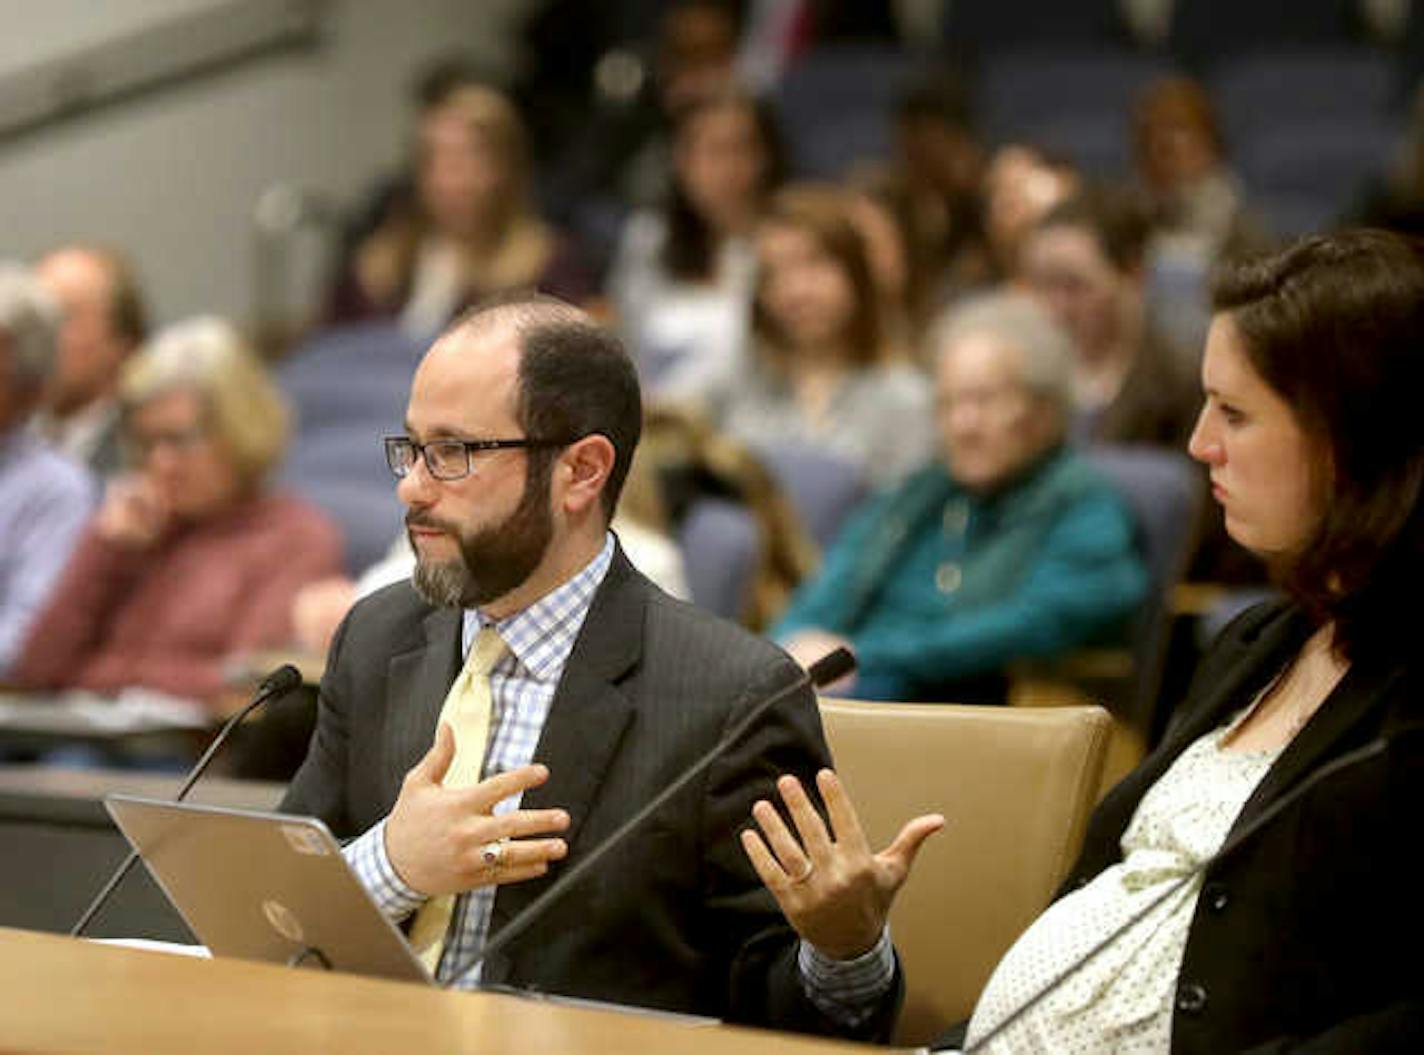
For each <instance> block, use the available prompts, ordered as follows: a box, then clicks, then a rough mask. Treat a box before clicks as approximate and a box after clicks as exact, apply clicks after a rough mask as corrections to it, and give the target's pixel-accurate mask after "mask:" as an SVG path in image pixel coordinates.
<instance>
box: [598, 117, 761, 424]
mask: <svg viewBox="0 0 1424 1055" xmlns="http://www.w3.org/2000/svg"><path fill="white" fill-rule="evenodd" d="M781 172H782V162H781V146H780V140H779V137H778V135H777V132H776V128H775V125H774V123H773V121H772V118H771V115H770V111H768V110H767V109H766V108H765V107H764V106H762V105H761V104H759V103H758V102H756V100H754V99H753V98H751V97H750V96H748V95H744V94H741V93H737V92H726V93H721V94H716V95H710V96H707V97H704V98H701V99H699V100H697V101H695V102H692V103H689V104H688V105H687V106H685V107H684V108H683V109H682V110H681V111H679V113H678V115H677V118H676V123H675V126H674V129H673V182H672V192H671V197H670V200H669V201H668V203H667V206H666V207H665V208H664V209H662V210H660V211H657V212H641V213H637V214H635V215H634V216H633V217H632V218H631V219H630V220H629V221H628V224H627V227H626V228H625V229H624V232H623V238H622V241H621V243H620V245H619V249H618V255H617V257H616V259H615V260H614V264H613V271H612V274H611V275H610V277H609V293H610V294H611V296H612V299H613V303H614V306H615V308H616V309H617V312H618V320H619V326H620V328H621V329H622V331H623V334H624V336H625V338H626V339H627V340H628V343H629V345H630V348H631V350H632V352H633V356H634V359H635V360H636V362H637V364H638V371H639V374H640V375H641V377H642V381H643V387H644V391H645V392H646V393H647V394H648V396H649V397H650V398H652V399H653V400H655V401H656V400H662V401H667V400H675V401H682V402H694V403H696V402H700V401H701V400H702V399H703V398H705V397H706V395H707V393H708V392H709V391H711V390H712V389H715V388H717V387H718V386H720V385H721V384H723V383H725V381H726V380H727V378H728V377H730V376H731V375H732V374H733V373H735V372H736V370H737V368H738V363H739V360H740V356H741V354H742V348H743V345H744V343H745V341H746V333H747V326H748V319H749V315H750V310H751V301H752V292H753V288H754V285H755V281H756V252H755V250H754V248H753V246H752V235H753V233H754V231H755V228H756V225H757V222H758V221H759V220H760V218H761V215H762V211H763V210H764V208H765V207H766V202H767V199H768V197H769V195H770V193H771V191H772V190H773V189H774V188H775V186H776V184H777V183H778V182H779V181H780V179H781Z"/></svg>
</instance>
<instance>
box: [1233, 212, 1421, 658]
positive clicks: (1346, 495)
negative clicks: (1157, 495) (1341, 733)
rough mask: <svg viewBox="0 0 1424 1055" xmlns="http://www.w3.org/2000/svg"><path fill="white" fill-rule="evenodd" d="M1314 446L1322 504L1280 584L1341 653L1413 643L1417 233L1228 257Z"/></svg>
mask: <svg viewBox="0 0 1424 1055" xmlns="http://www.w3.org/2000/svg"><path fill="white" fill-rule="evenodd" d="M1212 303H1213V307H1214V308H1215V310H1216V311H1218V312H1226V313H1228V314H1229V315H1230V316H1231V318H1232V320H1233V321H1234V322H1235V324H1236V327H1237V330H1238V331H1239V332H1240V334H1241V336H1242V338H1243V342H1244V345H1245V350H1246V353H1247V355H1248V356H1249V358H1250V360H1251V362H1252V364H1253V366H1254V367H1255V369H1256V370H1257V372H1258V373H1259V374H1260V375H1261V377H1262V378H1264V379H1265V381H1266V383H1267V384H1269V385H1270V386H1271V388H1273V389H1274V390H1275V391H1276V392H1277V393H1279V394H1280V396H1281V397H1282V398H1283V399H1284V400H1285V401H1286V402H1287V403H1289V404H1290V406H1291V408H1292V410H1293V411H1294V413H1295V415H1296V418H1297V420H1298V422H1299V423H1300V426H1301V428H1302V429H1303V430H1304V431H1305V432H1306V434H1307V436H1309V437H1311V438H1312V439H1313V440H1314V441H1315V443H1316V445H1317V448H1318V449H1317V454H1316V459H1317V464H1316V465H1315V466H1314V468H1315V470H1316V472H1317V475H1318V477H1319V479H1320V480H1321V481H1322V492H1323V502H1322V504H1323V509H1322V513H1321V518H1320V522H1319V523H1318V524H1317V525H1316V528H1315V531H1314V534H1313V537H1312V538H1311V539H1310V540H1309V542H1308V543H1307V545H1306V546H1305V548H1304V550H1303V551H1302V553H1301V554H1300V555H1299V556H1298V557H1297V558H1296V559H1295V560H1294V561H1293V562H1292V563H1291V565H1290V566H1289V567H1288V568H1285V569H1282V571H1281V573H1280V576H1281V580H1282V584H1283V585H1284V586H1285V587H1286V588H1287V589H1288V590H1289V591H1290V592H1291V593H1292V594H1293V595H1294V596H1295V597H1296V598H1297V599H1298V600H1299V601H1300V602H1301V604H1302V605H1303V606H1304V607H1305V608H1306V610H1307V611H1308V612H1309V613H1310V614H1311V615H1312V616H1313V617H1314V618H1315V619H1316V620H1317V621H1318V622H1321V623H1324V622H1327V621H1333V622H1334V624H1335V643H1336V648H1337V650H1338V651H1339V652H1340V654H1341V655H1342V656H1343V657H1344V658H1346V659H1349V660H1352V661H1354V660H1357V659H1359V658H1361V657H1362V656H1363V655H1365V654H1369V653H1376V654H1385V655H1389V654H1394V655H1397V654H1399V650H1400V649H1403V648H1418V647H1419V646H1418V643H1417V637H1418V630H1417V621H1416V620H1415V619H1414V618H1413V617H1412V615H1411V613H1412V612H1413V611H1414V609H1415V606H1417V605H1418V604H1419V603H1420V600H1421V597H1424V593H1421V588H1424V407H1421V405H1420V399H1421V397H1424V243H1420V242H1417V241H1414V240H1411V239H1406V238H1404V237H1402V236H1400V235H1396V234H1392V233H1390V232H1386V231H1376V230H1347V231H1340V232H1337V233H1334V234H1327V235H1315V236H1311V237H1308V238H1305V239H1303V240H1301V241H1299V242H1297V243H1295V244H1294V245H1292V246H1291V247H1290V248H1288V249H1285V250H1284V251H1282V252H1279V253H1276V254H1274V255H1271V256H1267V257H1263V258H1260V259H1256V260H1251V261H1244V262H1237V263H1228V264H1226V265H1225V266H1223V268H1222V269H1220V270H1219V271H1218V273H1217V274H1216V276H1215V277H1214V281H1213V284H1212Z"/></svg>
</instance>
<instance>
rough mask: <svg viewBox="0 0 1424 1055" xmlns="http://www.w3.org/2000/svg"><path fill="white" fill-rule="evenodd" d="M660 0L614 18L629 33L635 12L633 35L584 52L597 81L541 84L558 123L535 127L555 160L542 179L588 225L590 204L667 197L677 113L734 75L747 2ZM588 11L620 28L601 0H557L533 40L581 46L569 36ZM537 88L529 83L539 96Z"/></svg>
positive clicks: (565, 213) (555, 48) (560, 211)
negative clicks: (553, 87) (640, 13)
mask: <svg viewBox="0 0 1424 1055" xmlns="http://www.w3.org/2000/svg"><path fill="white" fill-rule="evenodd" d="M658 6H659V7H661V8H662V10H661V12H660V13H659V15H658V16H657V17H656V18H654V19H648V18H647V17H646V15H645V16H644V17H643V18H636V17H625V18H623V19H619V20H616V21H618V22H621V23H623V25H622V26H620V27H618V28H619V29H622V30H623V31H624V32H625V33H626V32H627V31H628V30H630V29H631V28H632V27H631V26H629V25H628V23H630V22H636V23H637V30H636V33H635V35H634V37H633V39H620V40H612V41H608V42H607V43H608V44H610V45H612V46H610V47H608V48H607V50H606V51H605V52H604V53H603V55H602V57H601V58H597V57H595V56H588V57H587V58H586V59H585V61H584V63H583V67H582V70H581V71H578V72H585V73H586V72H587V71H590V70H591V71H592V77H591V81H592V84H591V85H588V84H585V85H582V86H581V89H582V91H581V94H580V95H578V96H574V95H572V94H571V93H569V92H567V91H560V92H556V93H555V94H556V96H557V98H555V99H553V100H549V99H548V98H547V91H540V92H538V93H537V94H539V95H542V96H544V98H543V99H541V100H540V102H539V104H538V110H537V112H538V113H539V114H540V117H541V118H544V117H548V118H549V120H548V121H547V124H548V125H549V126H550V127H537V126H536V128H535V129H534V131H535V133H536V134H537V135H538V136H539V137H540V138H541V140H542V141H543V145H544V147H545V156H546V158H547V160H548V164H547V166H546V168H547V171H546V172H545V173H542V174H541V175H543V176H545V177H546V178H545V179H543V180H542V181H541V183H542V186H543V189H544V199H545V200H546V201H547V202H548V204H549V207H550V209H551V210H553V213H554V215H555V216H557V217H558V218H559V219H560V220H563V221H565V222H568V223H570V224H573V225H575V226H576V227H577V228H578V229H579V230H581V231H582V230H584V228H585V227H586V226H587V224H588V221H589V219H590V213H591V212H593V213H605V214H606V213H608V212H611V211H614V210H618V209H621V208H623V207H626V206H628V205H631V206H633V207H634V208H650V207H653V206H655V205H656V204H657V203H659V202H661V201H663V200H665V199H666V197H667V195H668V193H669V191H670V189H671V188H670V187H669V181H670V178H671V173H670V168H671V154H672V152H673V147H672V145H671V141H670V140H671V138H672V137H671V126H672V124H673V119H674V117H675V115H676V114H677V113H679V112H680V111H681V110H682V109H683V107H685V106H687V105H688V104H690V103H692V102H694V101H696V100H697V99H700V98H702V97H704V96H706V95H712V94H716V93H718V92H721V91H724V90H726V89H728V88H730V87H731V85H732V84H733V81H734V79H735V77H736V60H737V50H738V47H739V43H740V41H741V37H742V10H741V9H742V6H743V5H742V4H740V3H738V2H737V0H671V2H668V3H661V4H659V5H658ZM586 21H588V22H593V23H596V24H597V23H602V24H603V27H604V29H605V31H608V30H610V29H612V28H613V27H610V26H609V22H610V21H611V20H609V19H607V18H606V17H605V16H604V12H603V11H602V10H601V9H599V8H598V7H597V5H589V4H587V3H585V2H583V0H553V2H551V3H549V4H548V5H547V6H546V7H545V9H544V13H543V16H542V17H540V18H537V19H535V21H534V25H533V26H532V28H533V31H534V32H533V37H534V39H531V40H530V41H529V45H530V50H531V51H533V52H535V53H537V54H539V55H541V56H543V55H550V54H553V55H558V54H559V53H560V52H562V51H566V50H568V49H569V48H571V47H579V46H581V45H580V44H578V43H576V42H574V41H570V40H569V37H570V35H571V32H577V31H578V29H579V28H582V27H581V26H580V23H581V22H586ZM649 23H651V32H650V31H649ZM571 26H573V27H574V28H573V29H572V30H571V28H570V27H571ZM613 32H615V33H617V32H618V30H617V29H613ZM644 36H646V38H649V39H643V37H644ZM582 46H584V47H586V46H587V44H586V43H585V44H583V45H582ZM544 65H550V64H549V63H545V64H544ZM567 75H568V74H567V73H565V76H567ZM590 87H591V88H592V91H591V92H590V91H589V88H590ZM532 88H533V86H532V85H531V86H527V87H526V89H525V91H526V93H527V94H528V96H529V98H530V101H531V103H532V102H533V101H534V95H535V93H534V92H533V91H532V90H531V89H532ZM590 95H592V98H590ZM528 112H529V113H531V114H533V113H535V112H536V111H535V110H534V109H530V110H529V111H528ZM539 124H540V125H544V124H546V122H545V121H542V120H541V121H540V122H539ZM556 129H559V130H562V133H563V134H562V135H559V134H557V133H556V132H555V131H554V130H556ZM596 221H597V222H601V221H602V217H601V216H599V217H596Z"/></svg>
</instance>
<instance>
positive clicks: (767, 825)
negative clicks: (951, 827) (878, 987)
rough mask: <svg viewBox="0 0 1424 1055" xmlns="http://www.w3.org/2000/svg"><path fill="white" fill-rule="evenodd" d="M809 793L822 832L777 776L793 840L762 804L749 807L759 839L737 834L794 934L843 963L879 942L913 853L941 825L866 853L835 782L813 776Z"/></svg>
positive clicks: (807, 805) (920, 824) (927, 820)
mask: <svg viewBox="0 0 1424 1055" xmlns="http://www.w3.org/2000/svg"><path fill="white" fill-rule="evenodd" d="M816 786H817V787H818V788H819V789H820V792H821V798H822V800H823V801H824V802H825V804H826V812H827V813H828V814H829V815H830V819H831V829H830V831H827V829H826V825H825V822H824V821H822V820H821V815H820V814H819V813H817V812H816V810H815V807H813V806H812V805H811V800H810V798H809V797H808V796H807V795H806V792H805V790H804V789H803V788H802V787H801V782H800V781H798V780H797V779H796V778H795V777H792V776H783V777H782V778H781V779H780V780H778V781H777V782H776V787H777V790H778V791H779V792H780V793H781V799H782V801H783V802H784V803H785V804H786V809H787V811H788V812H789V813H790V814H791V821H792V823H793V824H794V825H795V826H796V832H797V835H799V836H800V838H799V839H798V838H797V835H793V834H792V833H791V832H790V830H789V829H788V828H787V827H786V824H785V823H784V822H783V821H782V819H781V816H780V814H778V813H777V812H776V809H775V808H774V807H773V806H772V805H771V803H769V802H767V801H766V800H765V799H763V800H761V801H760V802H758V803H757V804H756V805H755V806H753V807H752V816H753V817H754V818H755V819H756V822H757V826H758V827H759V828H760V829H761V834H758V833H757V832H756V831H755V830H753V829H751V828H748V829H746V830H744V831H743V832H742V848H743V849H744V850H745V851H746V854H747V857H748V858H750V860H751V863H752V867H753V868H755V869H756V872H757V875H758V876H760V877H761V881H762V882H763V883H765V884H766V886H767V889H768V890H770V891H771V893H772V895H773V896H774V897H775V898H776V901H777V904H779V905H780V906H781V911H782V912H784V913H785V914H786V918H787V920H789V921H790V923H791V925H792V926H793V927H795V928H796V932H797V933H798V934H800V935H801V937H803V938H804V939H806V940H807V941H808V942H810V943H811V944H812V945H814V946H815V947H816V948H818V949H820V950H821V952H823V953H825V954H826V955H827V956H830V957H832V958H833V959H837V960H849V959H852V958H854V957H856V956H859V955H861V954H862V953H865V952H868V951H869V950H870V949H871V948H872V947H873V946H874V945H875V943H876V941H878V940H879V938H880V932H881V931H882V930H884V928H885V920H886V918H887V917H888V916H889V913H890V904H891V902H892V901H894V900H895V894H896V892H897V891H898V890H899V889H900V887H901V886H902V885H903V884H904V882H905V879H906V878H907V877H908V876H909V874H910V865H911V864H913V863H914V860H915V854H916V853H918V852H919V849H920V845H921V844H922V843H923V842H924V841H925V840H926V839H927V838H929V837H930V836H931V835H933V834H934V833H935V832H937V831H939V830H940V829H941V828H943V827H944V818H943V817H941V816H940V815H939V814H937V813H933V814H927V815H925V816H923V817H916V818H915V819H914V820H912V821H910V822H909V823H908V824H906V825H905V826H904V827H903V828H901V829H900V834H899V835H897V836H896V837H895V841H894V842H892V843H891V844H890V845H889V846H887V847H886V848H885V849H884V850H882V851H880V853H878V854H872V853H871V851H870V845H869V843H868V842H867V841H866V838H865V832H864V830H863V829H862V828H861V826H860V818H859V817H858V816H857V815H856V812H855V806H854V804H853V803H852V802H851V801H850V798H849V796H847V795H846V793H845V789H844V788H843V787H841V783H840V781H839V780H838V779H836V775H835V774H834V773H832V772H831V771H830V770H829V769H823V770H821V772H820V773H818V774H817V775H816Z"/></svg>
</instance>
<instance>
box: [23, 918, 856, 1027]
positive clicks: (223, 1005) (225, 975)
mask: <svg viewBox="0 0 1424 1055" xmlns="http://www.w3.org/2000/svg"><path fill="white" fill-rule="evenodd" d="M0 992H3V993H4V994H5V1000H4V1002H5V1013H4V1014H3V1016H0V1049H3V1050H4V1051H5V1052H6V1053H7V1055H9V1053H15V1055H21V1053H23V1055H31V1053H41V1052H75V1051H86V1052H88V1051H103V1052H106V1053H114V1055H128V1053H133V1055H166V1053H169V1052H182V1053H184V1055H186V1053H188V1052H194V1051H201V1052H204V1053H215V1055H223V1053H227V1052H232V1053H241V1055H250V1053H253V1052H261V1053H263V1055H285V1053H289V1052H290V1053H300V1055H313V1053H316V1052H343V1053H345V1055H367V1053H370V1055H395V1053H406V1052H408V1053H410V1055H439V1053H443V1052H471V1053H475V1052H478V1053H479V1055H503V1053H509V1055H536V1053H537V1055H629V1053H644V1055H682V1053H687V1055H836V1053H840V1055H853V1053H855V1052H868V1051H883V1050H884V1049H877V1048H870V1047H867V1046H864V1045H859V1044H847V1043H839V1042H833V1041H822V1040H818V1039H816V1038H809V1037H800V1036H795V1035H791V1034H784V1033H771V1032H764V1031H760V1030H748V1029H738V1028H733V1027H730V1026H705V1025H688V1024H686V1023H682V1022H676V1021H669V1020H665V1019H660V1018H651V1017H647V1016H642V1015H635V1014H624V1013H619V1012H614V1011H594V1010H588V1009H584V1008H573V1007H564V1006H558V1005H555V1004H550V1003H545V1002H540V1001H536V1000H528V999H522V998H519V997H514V996H500V995H495V994H490V993H463V992H449V991H445V990H440V989H435V988H433V987H425V986H418V985H408V984H403V983H399V982H386V981H377V980H374V979H369V978H358V977H356V976H354V975H348V974H328V973H325V972H319V971H310V970H296V969H292V968H285V967H275V966H269V965H267V964H258V963H245V962H242V961H239V960H211V961H204V960H192V959H189V958H187V957H182V956H174V955H170V954H167V953H161V952H146V951H138V950H134V949H122V948H113V947H107V946H99V945H94V944H91V943H87V942H82V941H77V940H75V939H72V938H63V937H58V936H55V935H49V934H37V933H33V932H30V931H17V930H4V929H0Z"/></svg>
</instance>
